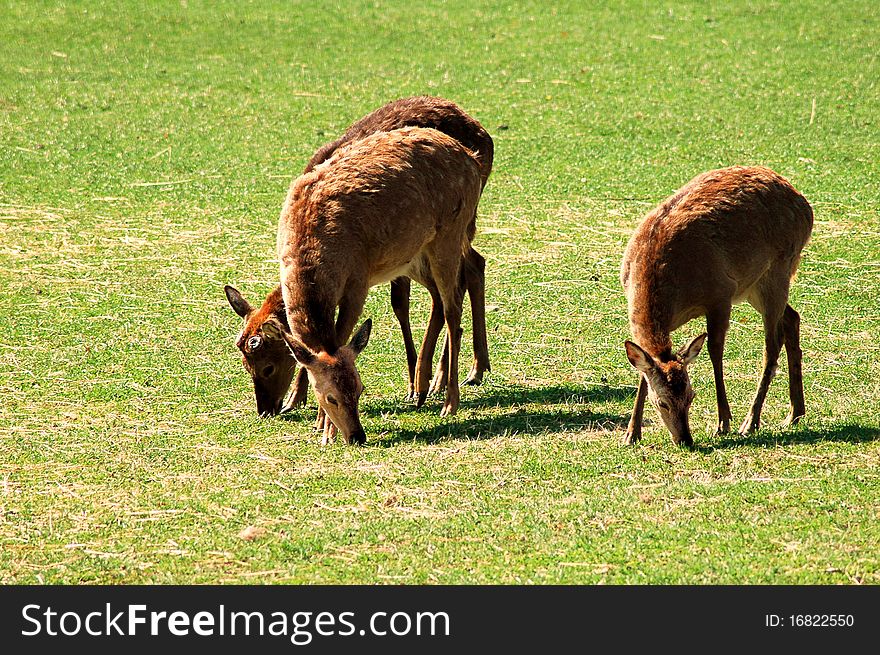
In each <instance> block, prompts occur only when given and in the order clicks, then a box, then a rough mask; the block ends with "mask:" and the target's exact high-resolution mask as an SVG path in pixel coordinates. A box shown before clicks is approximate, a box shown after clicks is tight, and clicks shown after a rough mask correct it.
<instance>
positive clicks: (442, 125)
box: [224, 96, 494, 416]
mask: <svg viewBox="0 0 880 655" xmlns="http://www.w3.org/2000/svg"><path fill="white" fill-rule="evenodd" d="M410 126H411V127H430V128H434V129H437V130H439V131H441V132H443V133H445V134H448V135H449V136H451V137H453V138H455V139H457V140H458V141H459V142H461V143H462V144H463V145H464V146H465V147H467V148H468V149H470V150H471V151H474V152H478V153H479V163H480V178H481V186H482V187H485V185H486V181H487V180H488V178H489V175H490V173H491V172H492V162H493V159H494V143H493V141H492V137H491V136H490V135H489V133H488V132H487V131H486V130H485V129H484V128H483V126H482V125H480V123H479V122H478V121H477V120H476V119H474V118H473V117H471V116H469V115H468V114H467V113H466V112H465V111H464V110H463V109H461V107H459V106H458V105H456V104H455V103H454V102H452V101H450V100H446V99H443V98H435V97H431V96H415V97H411V98H402V99H399V100H395V101H393V102H389V103H388V104H386V105H383V106H382V107H380V108H378V109H376V110H375V111H373V112H371V113H369V114H367V115H366V116H364V117H363V118H361V119H360V120H358V121H357V122H355V123H354V124H353V125H351V127H349V128H348V129H347V130H346V132H345V134H343V135H342V136H341V137H340V138H338V139H336V140H335V141H333V142H332V143H328V144H326V145H324V146H322V147H321V148H320V149H318V151H317V152H315V154H314V155H313V156H312V158H311V159H310V160H309V162H308V164H307V165H306V168H305V171H304V172H305V173H308V172H309V171H311V170H312V169H313V168H314V167H315V166H317V165H319V164H320V163H322V162H324V161H326V160H327V159H328V158H329V157H331V156H332V155H333V153H334V152H336V150H337V149H339V148H340V147H342V146H344V145H346V144H349V143H351V142H353V141H356V140H358V139H362V138H364V137H365V136H368V135H370V134H374V133H376V132H387V131H389V130H394V129H398V128H401V127H410ZM475 229H476V225H475V224H472V225H471V239H472V238H473V232H474V231H475ZM485 267H486V260H485V259H483V257H482V256H481V255H480V254H479V253H478V252H477V251H476V250H474V249H473V248H469V249H468V251H467V252H466V253H465V256H464V261H463V263H462V278H463V280H462V283H463V284H464V286H465V289H466V291H467V293H468V296H469V297H470V304H471V315H472V318H473V328H472V330H473V349H474V361H473V365H472V366H471V370H470V373H469V374H468V376H467V378H466V379H465V384H468V385H478V384H480V383H481V382H482V380H483V375H484V373H485V372H486V371H489V370H490V365H489V347H488V342H487V338H486V313H485ZM424 284H425V286H426V287H427V289H428V292H429V293H430V294H431V299H432V309H431V317H430V320H429V322H428V327H427V329H426V331H425V338H424V341H423V343H422V349H424V350H425V351H426V352H427V353H428V355H427V356H428V357H429V358H430V359H433V354H434V349H435V347H436V343H437V338H438V337H439V335H440V331H441V330H442V328H443V323H444V312H443V303H442V299H441V297H440V293H439V291H438V289H437V286H436V284H433V282H432V281H431V280H430V278H426V279H425V280H424ZM224 290H225V292H226V297H227V299H228V300H229V304H230V305H231V306H232V308H233V309H234V310H235V312H236V313H237V314H238V315H239V316H241V317H242V318H243V319H244V320H245V325H244V327H243V329H242V331H241V333H240V334H239V336H238V339H237V341H236V343H237V345H238V347H239V349H240V350H241V352H242V362H243V364H244V367H245V369H246V370H247V371H248V373H249V374H250V375H251V378H252V380H253V383H254V392H255V396H256V400H257V412H258V413H259V414H260V415H261V416H270V415H274V414H278V413H280V412H283V411H287V410H288V409H291V408H293V407H295V406H298V405H302V404H304V403H305V399H306V394H307V390H308V378H307V377H306V375H305V370H300V373H299V375H298V376H297V378H296V382H295V383H294V392H293V394H292V395H291V397H290V399H289V400H288V402H287V404H286V405H284V404H283V401H284V398H285V396H286V395H287V391H288V389H289V388H290V384H291V381H292V380H293V378H294V375H295V373H296V360H295V359H293V358H292V357H291V356H290V354H289V350H288V348H287V346H286V345H285V342H284V340H283V339H281V338H280V337H277V338H276V337H274V336H272V335H271V334H266V333H265V331H264V330H263V329H262V327H263V324H264V323H265V322H266V321H267V320H268V319H269V318H271V317H274V318H276V319H277V320H278V322H279V323H280V324H281V326H282V328H283V329H285V330H287V329H288V326H287V319H286V313H285V309H284V302H283V298H282V294H281V287H280V286H278V287H276V288H275V289H274V290H273V291H272V292H271V293H269V295H268V296H267V297H266V299H265V301H264V302H263V304H262V306H260V307H253V306H251V304H250V303H249V302H248V301H247V300H245V299H244V297H243V296H242V295H241V293H240V292H239V291H238V290H237V289H235V288H233V287H231V286H228V285H227V286H226V287H225V288H224ZM409 298H410V280H409V278H408V277H405V276H401V277H398V278H396V279H394V280H392V281H391V308H392V310H393V311H394V314H395V316H396V317H397V320H398V322H399V323H400V329H401V332H402V334H403V341H404V346H405V349H406V359H407V373H408V376H409V389H408V393H407V397H408V398H413V399H415V400H416V402H417V405H418V406H421V405H422V404H423V403H424V401H425V398H426V397H427V395H428V394H429V393H433V392H440V391H443V390H444V389H445V388H446V380H447V377H448V364H447V360H448V342H447V343H446V344H445V345H444V351H443V356H442V358H441V360H440V362H439V364H438V367H437V373H436V375H435V376H434V378H433V380H431V378H430V370H428V371H427V373H424V372H423V374H422V378H421V379H418V380H417V379H416V363H417V359H418V354H417V351H416V348H415V344H414V343H413V337H412V329H411V327H410V318H409ZM429 383H430V384H429Z"/></svg>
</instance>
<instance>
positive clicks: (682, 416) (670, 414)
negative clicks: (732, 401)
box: [624, 334, 706, 446]
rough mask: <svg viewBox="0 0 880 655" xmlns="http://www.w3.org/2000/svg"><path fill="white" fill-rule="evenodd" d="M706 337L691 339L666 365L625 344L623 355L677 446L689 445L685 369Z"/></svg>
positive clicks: (691, 395) (688, 395)
mask: <svg viewBox="0 0 880 655" xmlns="http://www.w3.org/2000/svg"><path fill="white" fill-rule="evenodd" d="M705 340H706V335H705V334H701V335H700V336H698V337H694V338H693V339H691V340H690V342H688V344H687V345H686V346H684V347H683V348H682V349H681V350H679V351H678V353H676V354H675V356H674V357H673V358H672V359H671V360H670V361H668V362H664V361H661V360H659V359H657V358H656V357H653V356H652V355H651V354H650V353H648V352H647V351H646V350H645V349H644V348H642V347H641V346H639V345H638V344H636V343H633V342H632V341H626V342H625V343H624V346H625V347H626V356H627V358H629V361H630V364H632V365H633V367H634V368H635V369H636V370H637V371H639V372H640V373H642V374H643V375H644V376H645V379H646V380H647V381H648V400H650V401H651V404H652V405H653V406H654V409H656V410H657V413H658V414H660V418H661V419H663V422H664V423H665V424H666V427H667V428H668V429H669V433H670V434H671V435H672V441H673V442H674V443H675V444H677V445H682V444H683V445H685V446H692V445H693V443H694V440H693V438H692V437H691V427H690V423H689V421H688V413H689V412H690V409H691V403H692V402H693V400H694V395H695V394H694V390H693V389H692V388H691V381H690V378H689V377H688V373H687V366H688V364H690V363H691V362H692V361H694V360H695V359H696V358H697V355H699V354H700V350H701V349H702V347H703V342H704V341H705Z"/></svg>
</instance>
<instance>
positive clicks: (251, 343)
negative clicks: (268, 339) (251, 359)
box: [247, 335, 263, 351]
mask: <svg viewBox="0 0 880 655" xmlns="http://www.w3.org/2000/svg"><path fill="white" fill-rule="evenodd" d="M262 345H263V339H262V337H259V336H257V335H254V336H252V337H251V338H250V339H248V340H247V349H248V350H250V351H254V350H257V349H258V348H259V347H260V346H262Z"/></svg>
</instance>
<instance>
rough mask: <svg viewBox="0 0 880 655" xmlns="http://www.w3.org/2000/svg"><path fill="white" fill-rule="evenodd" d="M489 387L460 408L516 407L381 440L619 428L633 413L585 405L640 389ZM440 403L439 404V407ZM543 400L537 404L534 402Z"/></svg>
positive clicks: (371, 410)
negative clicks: (596, 408) (598, 408)
mask: <svg viewBox="0 0 880 655" xmlns="http://www.w3.org/2000/svg"><path fill="white" fill-rule="evenodd" d="M483 391H485V393H479V392H478V395H477V396H476V397H474V398H468V397H463V398H462V403H461V405H460V407H459V409H460V410H465V411H467V410H479V409H489V408H502V409H503V408H510V409H511V410H512V411H508V412H505V413H502V414H492V415H491V416H480V415H477V416H468V417H467V418H463V417H459V418H454V419H451V420H448V421H444V422H442V423H440V424H437V425H434V426H431V427H424V428H419V429H404V430H395V431H392V432H390V433H389V434H388V435H386V436H384V437H383V438H381V439H378V440H374V441H373V442H372V443H373V444H374V445H376V446H383V447H387V446H392V445H395V444H397V443H401V442H407V441H420V442H423V443H435V442H437V441H440V440H447V439H467V440H479V439H490V438H493V437H496V436H499V435H511V434H520V433H528V434H536V433H542V432H547V431H552V432H573V431H579V430H584V429H605V430H618V429H622V428H623V427H624V426H625V425H626V421H627V419H626V418H625V417H622V416H621V415H619V414H609V413H607V412H604V411H594V410H592V409H590V408H589V407H584V405H590V404H599V403H605V402H610V401H619V400H624V399H632V397H633V395H634V394H635V391H634V390H633V389H628V388H620V387H609V386H597V385H593V386H589V387H582V386H577V385H555V386H550V387H526V386H522V385H503V386H502V385H498V386H491V387H486V388H484V389H483ZM436 398H437V402H433V403H432V402H429V403H427V404H426V405H425V406H423V407H422V408H420V409H418V410H416V408H415V407H413V406H411V405H403V406H401V404H400V403H398V402H395V401H391V400H389V401H380V402H378V403H370V404H369V405H368V406H366V407H364V408H363V409H362V413H363V414H365V415H372V416H376V415H382V414H386V413H389V412H390V413H395V414H400V413H409V412H412V411H421V412H425V411H428V412H432V413H433V412H435V411H437V410H438V409H439V407H440V405H441V403H440V400H441V399H442V395H440V396H437V397H436ZM435 405H436V407H435ZM534 405H537V407H533V406H534Z"/></svg>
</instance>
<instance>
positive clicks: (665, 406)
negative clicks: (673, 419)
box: [657, 400, 669, 412]
mask: <svg viewBox="0 0 880 655" xmlns="http://www.w3.org/2000/svg"><path fill="white" fill-rule="evenodd" d="M657 404H658V405H660V409H665V410H666V411H667V412H668V411H669V405H668V404H666V403H665V402H663V401H662V400H659V401H657Z"/></svg>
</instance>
